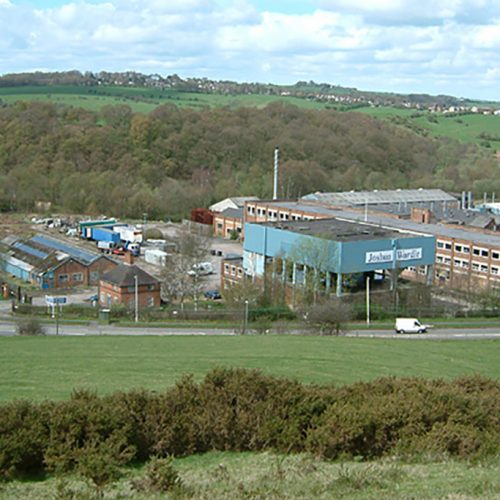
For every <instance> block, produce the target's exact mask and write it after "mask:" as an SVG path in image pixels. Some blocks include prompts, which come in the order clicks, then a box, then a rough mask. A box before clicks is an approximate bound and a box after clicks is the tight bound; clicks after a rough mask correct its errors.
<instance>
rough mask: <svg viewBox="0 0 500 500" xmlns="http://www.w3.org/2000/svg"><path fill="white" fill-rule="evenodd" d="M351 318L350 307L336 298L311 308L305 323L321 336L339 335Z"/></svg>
mask: <svg viewBox="0 0 500 500" xmlns="http://www.w3.org/2000/svg"><path fill="white" fill-rule="evenodd" d="M351 318H352V307H351V306H350V305H349V304H347V303H346V302H343V301H342V300H341V299H339V298H336V299H333V300H329V301H325V302H321V303H319V304H316V305H315V306H313V307H311V309H310V310H309V311H308V312H307V315H306V322H307V324H309V325H310V326H312V327H313V328H314V329H315V330H317V331H318V332H319V333H320V334H321V335H334V334H335V335H339V334H340V333H341V331H342V330H343V329H344V328H345V324H346V323H347V322H348V321H349V320H350V319H351Z"/></svg>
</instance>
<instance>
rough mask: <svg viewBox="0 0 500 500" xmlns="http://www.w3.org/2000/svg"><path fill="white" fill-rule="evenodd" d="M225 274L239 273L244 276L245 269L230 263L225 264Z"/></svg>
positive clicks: (233, 274) (234, 274)
mask: <svg viewBox="0 0 500 500" xmlns="http://www.w3.org/2000/svg"><path fill="white" fill-rule="evenodd" d="M224 274H230V275H231V276H236V274H238V276H243V269H242V268H241V267H236V266H232V265H230V264H224Z"/></svg>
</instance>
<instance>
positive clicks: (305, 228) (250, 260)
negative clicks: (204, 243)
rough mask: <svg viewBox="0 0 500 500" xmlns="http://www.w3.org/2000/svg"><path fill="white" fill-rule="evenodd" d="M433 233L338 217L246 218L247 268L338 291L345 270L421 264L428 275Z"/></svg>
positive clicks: (255, 273)
mask: <svg viewBox="0 0 500 500" xmlns="http://www.w3.org/2000/svg"><path fill="white" fill-rule="evenodd" d="M435 245H436V241H435V237H434V236H428V235H422V234H418V233H412V232H405V231H396V230H394V229H386V228H383V227H380V226H374V225H370V224H363V223H354V222H349V221H343V220H339V219H322V220H312V221H304V220H302V221H290V222H288V221H287V222H267V223H246V224H245V241H244V245H243V267H244V270H245V274H246V275H248V276H251V277H253V278H254V279H255V278H257V279H260V278H263V277H264V275H265V274H266V273H267V272H269V270H270V271H271V272H272V273H273V276H275V277H279V278H280V279H282V280H283V282H286V283H289V284H291V285H302V286H304V285H305V284H306V282H307V281H308V280H314V281H315V282H321V283H323V284H324V286H325V287H326V290H327V291H329V290H330V288H333V287H335V290H336V293H337V295H341V293H342V283H343V281H344V278H345V277H346V276H347V275H352V274H357V273H372V272H376V271H377V272H379V271H382V270H389V271H390V270H395V269H402V268H406V267H418V266H425V271H426V273H427V276H428V277H429V282H430V279H431V277H432V266H433V264H434V259H435Z"/></svg>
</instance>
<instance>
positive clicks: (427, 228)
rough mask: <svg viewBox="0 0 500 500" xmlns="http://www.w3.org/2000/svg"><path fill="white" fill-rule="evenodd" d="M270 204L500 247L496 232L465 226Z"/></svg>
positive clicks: (292, 203)
mask: <svg viewBox="0 0 500 500" xmlns="http://www.w3.org/2000/svg"><path fill="white" fill-rule="evenodd" d="M267 205H269V206H271V205H272V206H276V207H282V208H286V209H287V210H297V211H302V212H309V213H312V214H318V215H326V216H328V217H335V218H339V219H344V220H350V221H358V222H365V223H366V222H368V223H370V224H376V225H378V226H383V227H389V228H394V229H399V230H406V231H413V232H415V233H418V234H431V235H434V236H445V237H449V238H454V239H463V240H469V241H472V242H474V243H482V244H485V245H493V246H497V247H500V236H497V235H495V234H486V233H481V232H478V231H468V230H467V229H465V228H458V227H457V228H454V227H450V226H445V225H442V224H419V223H418V222H413V221H411V220H407V219H395V218H394V217H384V216H383V215H378V214H377V215H373V213H368V214H367V218H366V221H365V214H364V213H361V212H356V211H354V210H349V209H347V208H343V209H334V208H327V207H322V206H319V205H312V204H308V203H301V202H300V201H299V202H295V201H277V202H267Z"/></svg>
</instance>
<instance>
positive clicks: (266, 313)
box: [248, 306, 296, 321]
mask: <svg viewBox="0 0 500 500" xmlns="http://www.w3.org/2000/svg"><path fill="white" fill-rule="evenodd" d="M261 317H265V318H266V320H268V321H276V320H279V319H288V320H293V319H295V318H296V315H295V313H294V312H293V311H291V310H290V309H289V308H288V307H286V306H275V307H255V308H251V309H250V310H249V311H248V319H249V320H250V321H255V320H257V319H259V318H261Z"/></svg>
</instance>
